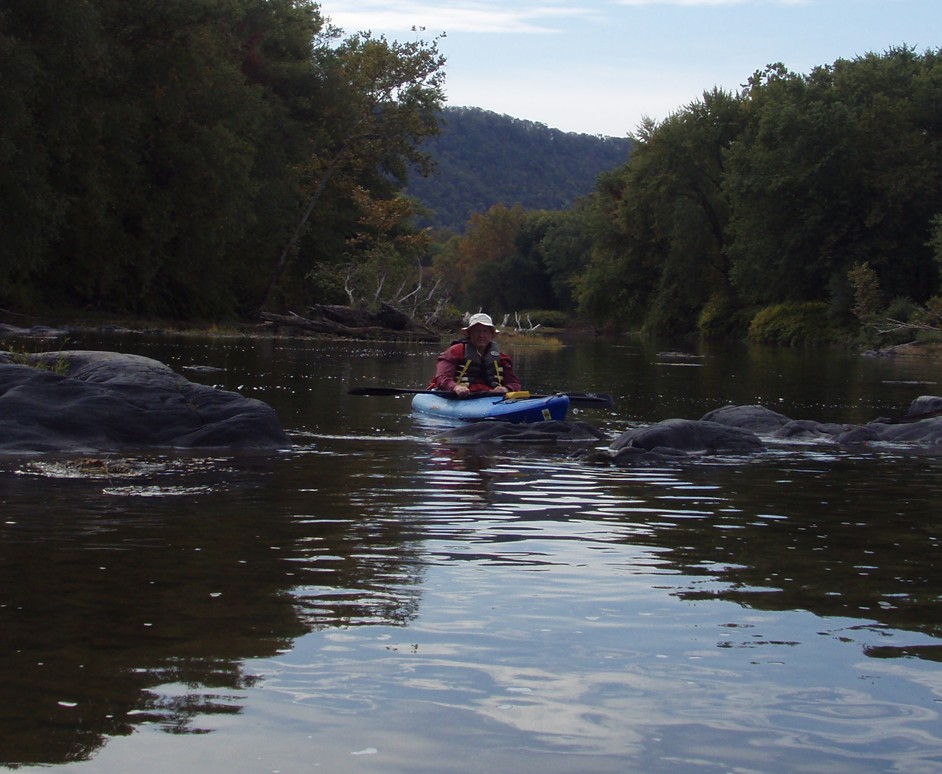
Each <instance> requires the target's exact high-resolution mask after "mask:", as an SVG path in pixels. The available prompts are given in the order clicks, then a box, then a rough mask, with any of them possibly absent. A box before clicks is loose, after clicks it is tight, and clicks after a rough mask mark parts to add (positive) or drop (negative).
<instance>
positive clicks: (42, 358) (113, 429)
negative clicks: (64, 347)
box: [0, 351, 291, 452]
mask: <svg viewBox="0 0 942 774" xmlns="http://www.w3.org/2000/svg"><path fill="white" fill-rule="evenodd" d="M18 359H19V360H22V361H25V363H26V364H18V363H14V362H13V358H12V357H11V356H10V355H9V354H6V355H5V356H0V451H3V452H23V451H36V452H45V451H97V450H108V449H130V448H149V447H181V448H197V447H212V448H242V449H246V448H252V449H281V448H287V447H290V445H291V441H290V439H289V438H288V436H287V435H286V434H285V432H284V430H282V428H281V425H280V424H279V422H278V418H277V416H276V415H275V412H274V410H273V409H272V408H271V407H270V406H268V405H267V404H265V403H263V402H262V401H259V400H255V399H254V398H246V397H244V396H242V395H239V394H238V393H235V392H228V391H225V390H219V389H215V388H213V387H208V386H205V385H201V384H194V383H193V382H190V381H188V380H187V379H185V378H183V377H182V376H180V375H178V374H176V373H175V372H174V371H173V370H171V369H170V368H169V367H168V366H166V365H164V364H163V363H161V362H159V361H157V360H152V359H151V358H147V357H141V356H139V355H126V354H120V353H116V352H84V351H75V352H69V351H63V352H46V353H39V354H36V355H27V356H22V357H19V358H18Z"/></svg>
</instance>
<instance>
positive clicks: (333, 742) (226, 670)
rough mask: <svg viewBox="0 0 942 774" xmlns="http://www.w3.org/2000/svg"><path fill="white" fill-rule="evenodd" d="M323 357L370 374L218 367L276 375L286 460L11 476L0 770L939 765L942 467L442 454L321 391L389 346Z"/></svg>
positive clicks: (402, 408)
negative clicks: (330, 377) (302, 383)
mask: <svg viewBox="0 0 942 774" xmlns="http://www.w3.org/2000/svg"><path fill="white" fill-rule="evenodd" d="M300 349H301V348H299V350H300ZM143 354H147V353H146V352H145V353H143ZM152 356H156V355H155V354H152ZM184 357H185V355H180V356H179V357H178V360H182V359H183V358H184ZM191 357H192V353H190V357H189V358H187V361H188V362H189V360H190V359H191ZM234 357H235V355H233V354H232V353H231V352H230V351H229V350H225V358H224V359H225V360H227V361H231V360H232V359H233V358H234ZM305 357H306V356H305ZM384 357H385V356H384ZM388 357H389V360H390V363H389V364H388V366H384V367H386V368H388V369H389V373H387V374H386V375H385V376H384V377H381V381H384V382H386V383H397V382H398V383H405V382H407V381H411V382H414V381H415V380H416V379H415V377H414V376H412V375H411V374H412V372H413V370H415V369H416V368H417V367H419V368H420V367H421V366H422V363H421V360H420V359H417V358H414V357H413V358H411V359H410V358H405V359H403V358H401V357H399V356H398V355H396V353H394V352H392V353H389V355H388ZM414 360H415V361H418V363H419V365H418V366H416V365H415V363H414V362H413V361H414ZM573 360H576V361H579V357H578V356H577V357H574V358H573ZM266 362H267V361H266ZM317 362H320V363H324V362H331V363H335V364H336V366H337V367H336V368H335V369H332V373H338V374H346V376H344V379H345V380H346V381H343V380H338V381H337V382H336V383H335V382H334V381H328V382H327V383H326V384H327V385H328V386H324V385H321V387H320V389H321V390H322V395H321V397H322V398H323V400H320V401H318V402H316V403H318V404H320V405H312V403H311V397H310V396H309V395H308V396H306V397H304V396H301V397H299V391H300V390H301V388H300V387H299V388H298V390H297V391H292V390H291V389H288V388H287V386H288V385H290V384H294V382H292V379H293V377H289V376H286V374H296V375H303V374H306V373H307V371H306V370H305V369H304V368H302V367H301V366H300V365H299V363H297V362H291V361H290V358H289V359H288V360H287V361H285V360H284V359H282V360H277V361H275V363H273V364H270V365H264V366H263V365H262V364H259V363H255V364H253V362H249V363H248V364H247V365H246V366H245V367H244V368H241V370H239V371H238V372H236V373H228V374H227V375H226V379H232V380H234V381H239V382H240V383H244V384H252V383H253V380H257V381H258V382H259V384H264V382H265V380H266V379H274V380H275V381H276V383H277V384H278V385H280V387H279V390H280V392H281V394H282V398H281V401H282V402H281V403H276V402H275V401H274V400H273V401H272V402H273V403H275V405H276V408H278V410H279V414H280V415H282V416H285V417H288V422H286V424H290V426H291V427H292V428H293V429H294V430H295V431H296V439H297V440H298V443H299V446H298V448H296V449H295V450H294V451H293V452H290V453H287V454H282V455H273V456H271V457H263V458H258V457H254V456H252V455H248V456H232V455H211V456H202V457H188V456H182V457H177V456H175V455H166V454H165V455H156V456H147V455H142V456H139V457H128V458H120V457H115V458H109V459H107V460H105V461H104V462H102V461H101V460H93V461H89V460H75V459H74V458H73V459H48V458H45V457H44V458H41V459H32V460H0V502H2V505H3V524H2V528H0V587H2V588H3V589H4V591H3V597H2V601H0V626H2V630H3V631H4V636H5V641H6V642H7V644H8V645H7V647H8V648H9V650H8V651H7V658H6V659H5V660H4V663H3V664H2V665H0V672H2V673H0V707H3V708H5V709H4V710H2V712H0V730H2V731H3V733H0V740H2V741H0V752H2V758H0V759H2V760H3V761H4V762H6V763H8V764H12V763H35V764H38V763H47V764H52V765H51V766H49V767H48V768H47V769H46V770H52V771H56V770H66V769H68V770H83V769H87V770H89V771H95V772H118V771H122V772H123V771H127V770H130V769H133V770H136V771H155V772H156V771H161V772H162V771H167V770H172V769H173V768H177V769H181V770H187V771H210V770H213V771H215V770H219V769H221V768H224V769H226V770H228V771H230V772H233V773H236V772H257V771H274V770H280V771H297V770H305V771H307V770H313V769H316V768H319V769H320V770H326V771H344V772H345V771H361V770H362V771H384V772H405V771H409V772H426V771H427V772H437V771H445V770H448V771H468V772H471V771H515V772H531V771H532V772H540V774H545V773H546V772H555V771H560V772H563V771H565V772H572V771H580V772H609V771H612V772H614V771H625V770H637V771H645V772H662V771H663V772H668V771H671V772H676V771H691V772H700V771H730V770H743V771H783V770H788V771H799V770H808V771H848V772H850V771H854V772H861V771H874V772H876V771H888V770H900V771H933V770H940V769H942V736H940V734H942V723H940V718H939V711H940V709H942V638H940V637H942V615H940V599H942V578H940V577H939V576H938V573H937V571H936V568H937V567H938V566H939V551H940V550H942V547H940V545H939V542H940V539H942V534H940V532H942V522H940V518H942V517H940V516H939V514H938V502H939V501H940V495H942V462H940V459H939V458H937V457H935V456H927V455H923V454H919V453H914V452H913V451H912V450H904V449H856V450H842V449H835V448H832V447H822V446H810V447H809V446H797V445H795V446H789V445H782V446H777V447H775V448H773V449H771V450H770V451H768V452H767V453H764V454H762V455H759V456H756V457H752V458H713V459H710V460H704V461H702V462H701V463H699V464H694V465H683V466H672V467H665V468H650V469H633V470H616V469H611V468H601V467H596V466H592V465H588V464H586V463H585V462H584V461H583V460H581V459H580V458H579V457H578V456H577V455H573V454H571V453H570V452H569V451H568V450H565V449H526V450H519V449H518V450H508V449H501V448H451V447H449V446H447V445H445V444H442V443H438V442H435V441H433V440H431V437H430V435H429V434H428V433H426V432H424V431H423V430H422V429H421V428H417V427H416V426H415V425H414V423H413V422H412V421H411V420H410V418H409V416H408V412H407V403H404V402H402V401H399V400H396V399H393V400H391V401H388V400H386V399H378V400H377V399H374V400H372V401H370V400H364V399H358V402H354V400H352V399H350V400H348V401H346V402H345V401H344V400H343V399H342V398H341V399H337V400H334V401H331V400H329V399H328V398H329V397H330V395H331V394H332V393H331V390H333V391H334V392H339V391H340V390H342V389H343V388H344V387H345V385H346V384H348V383H350V382H351V381H360V380H361V379H363V378H364V377H363V376H359V377H358V376H355V375H352V374H354V372H356V371H358V370H363V369H369V368H371V367H373V366H375V362H374V363H372V365H364V364H361V363H360V362H359V361H357V360H354V361H348V360H343V358H342V357H341V356H340V354H338V353H333V352H331V353H327V354H322V355H321V356H319V357H318V358H317ZM579 362H581V361H579ZM530 365H531V369H532V370H533V371H534V372H539V364H538V362H537V359H536V358H535V357H534V361H533V362H532V363H531V364H530ZM711 367H712V368H715V367H716V365H715V364H712V365H711V364H708V365H706V366H704V368H702V369H670V370H672V371H675V372H680V371H685V372H688V373H689V372H693V371H697V372H701V371H703V372H706V371H708V370H709V369H710V368H711ZM232 368H233V367H232V366H231V365H230V369H232ZM662 370H664V369H662ZM610 378H612V377H608V376H603V377H599V380H600V381H604V380H608V379H610ZM670 378H673V377H670ZM329 385H333V386H329ZM585 388H586V389H591V388H592V385H585ZM659 389H660V390H661V391H663V385H662V387H661V388H659ZM750 391H751V390H750ZM688 392H689V390H688ZM694 392H696V390H695V391H694ZM269 397H271V395H269ZM302 398H303V399H302ZM676 400H677V401H683V400H684V396H683V395H682V394H681V393H678V394H677V396H676ZM829 400H830V398H829V397H828V395H826V394H823V395H822V401H823V402H825V403H826V402H828V401H829ZM864 400H865V402H868V403H869V402H879V401H880V400H881V398H879V397H868V398H865V399H864ZM838 402H839V401H838ZM338 406H341V407H343V408H340V409H338ZM713 407H714V406H709V407H708V408H713ZM855 410H856V409H855ZM332 412H334V413H332ZM338 415H339V416H340V419H338V418H337V417H338ZM347 419H349V420H350V421H349V422H345V421H341V420H347ZM604 421H605V422H611V423H612V424H620V425H623V424H624V422H625V421H626V419H625V416H624V415H616V416H614V417H607V418H604ZM69 761H73V762H71V763H69ZM83 761H84V762H83Z"/></svg>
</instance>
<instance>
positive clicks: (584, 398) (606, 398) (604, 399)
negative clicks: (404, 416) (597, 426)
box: [347, 387, 615, 408]
mask: <svg viewBox="0 0 942 774" xmlns="http://www.w3.org/2000/svg"><path fill="white" fill-rule="evenodd" d="M559 394H560V395H566V396H568V397H569V405H570V406H582V407H585V408H589V407H594V408H614V407H615V401H614V399H613V398H612V396H611V395H609V394H608V393H604V392H562V393H559ZM347 395H374V396H381V395H438V396H440V397H442V398H448V399H454V400H463V398H461V397H459V396H458V395H455V393H453V392H450V391H448V390H415V389H411V388H409V387H354V388H353V389H351V390H347ZM495 395H504V393H500V392H472V393H469V394H468V395H467V396H466V398H485V397H488V396H490V397H494V396H495ZM507 397H508V398H509V399H510V400H513V399H524V398H548V397H550V396H548V395H532V394H530V393H528V392H516V393H513V392H512V393H507Z"/></svg>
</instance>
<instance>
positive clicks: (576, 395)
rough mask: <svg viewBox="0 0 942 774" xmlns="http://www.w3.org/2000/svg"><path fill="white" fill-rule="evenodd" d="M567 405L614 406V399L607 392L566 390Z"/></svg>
mask: <svg viewBox="0 0 942 774" xmlns="http://www.w3.org/2000/svg"><path fill="white" fill-rule="evenodd" d="M565 394H566V395H568V396H569V405H570V406H578V407H581V408H615V399H614V398H613V397H612V396H611V395H609V394H608V393H607V392H567V393H565Z"/></svg>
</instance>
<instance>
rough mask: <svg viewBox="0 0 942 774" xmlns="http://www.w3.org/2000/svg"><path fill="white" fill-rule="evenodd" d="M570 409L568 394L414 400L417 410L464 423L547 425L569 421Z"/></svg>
mask: <svg viewBox="0 0 942 774" xmlns="http://www.w3.org/2000/svg"><path fill="white" fill-rule="evenodd" d="M568 409H569V396H568V395H544V396H541V397H538V398H506V397H504V396H503V395H487V396H484V397H480V398H453V397H443V396H441V395H429V394H427V393H422V394H419V395H416V396H415V397H413V398H412V410H413V411H417V412H419V413H420V414H428V415H429V416H434V417H438V418H440V419H451V420H458V421H461V422H481V421H484V420H500V421H502V422H546V421H549V420H551V419H555V420H559V421H561V420H563V419H565V418H566V411H567V410H568Z"/></svg>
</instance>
